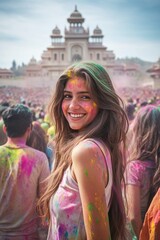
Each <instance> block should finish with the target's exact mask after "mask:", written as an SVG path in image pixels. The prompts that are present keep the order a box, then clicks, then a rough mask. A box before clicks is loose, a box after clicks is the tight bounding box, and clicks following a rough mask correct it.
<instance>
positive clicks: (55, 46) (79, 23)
mask: <svg viewBox="0 0 160 240" xmlns="http://www.w3.org/2000/svg"><path fill="white" fill-rule="evenodd" d="M67 21H68V23H69V28H68V29H67V28H65V31H64V36H62V34H61V31H60V29H59V28H58V26H56V27H55V28H54V29H53V31H52V34H51V36H50V37H51V41H52V44H51V46H50V47H48V48H47V50H45V51H44V52H43V54H42V70H43V74H44V75H49V76H55V75H59V74H60V73H61V72H62V71H63V70H64V69H65V68H66V67H67V66H69V65H70V64H72V63H73V62H75V61H79V60H93V61H94V60H95V61H97V62H99V63H101V64H102V65H103V66H105V67H107V68H110V69H111V68H112V67H113V65H114V60H115V55H114V53H113V51H111V50H108V49H107V47H105V46H103V33H102V31H101V29H100V28H99V27H98V26H97V27H96V28H95V29H94V31H93V34H92V35H90V34H89V29H85V28H84V27H83V23H84V21H85V19H84V18H83V17H82V15H81V13H80V12H79V11H78V10H77V7H75V10H74V12H73V13H71V15H70V17H69V18H68V19H67Z"/></svg>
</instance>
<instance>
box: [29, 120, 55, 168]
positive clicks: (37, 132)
mask: <svg viewBox="0 0 160 240" xmlns="http://www.w3.org/2000/svg"><path fill="white" fill-rule="evenodd" d="M26 144H27V145H28V146H30V147H33V148H35V149H37V150H39V151H41V152H44V153H45V154H46V156H47V158H48V163H49V168H50V170H51V169H52V163H53V152H52V149H51V148H50V147H49V146H48V136H47V134H46V132H45V130H44V129H43V128H42V127H41V125H40V123H39V122H38V121H35V122H33V124H32V131H31V133H30V136H29V138H28V139H27V143H26Z"/></svg>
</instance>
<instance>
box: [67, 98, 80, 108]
mask: <svg viewBox="0 0 160 240" xmlns="http://www.w3.org/2000/svg"><path fill="white" fill-rule="evenodd" d="M69 107H70V108H71V109H79V108H80V105H79V102H78V101H77V99H74V98H73V99H72V100H71V102H70V105H69Z"/></svg>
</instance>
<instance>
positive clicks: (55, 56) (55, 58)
mask: <svg viewBox="0 0 160 240" xmlns="http://www.w3.org/2000/svg"><path fill="white" fill-rule="evenodd" d="M54 60H55V61H56V60H57V53H55V54H54Z"/></svg>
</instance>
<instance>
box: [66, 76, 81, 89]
mask: <svg viewBox="0 0 160 240" xmlns="http://www.w3.org/2000/svg"><path fill="white" fill-rule="evenodd" d="M75 86H76V87H78V88H80V87H81V82H80V81H79V79H78V78H72V79H70V80H69V81H68V89H69V90H73V89H74V87H75Z"/></svg>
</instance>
